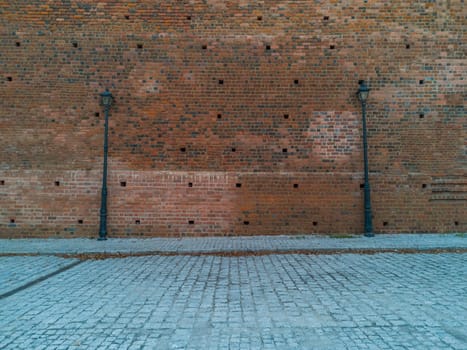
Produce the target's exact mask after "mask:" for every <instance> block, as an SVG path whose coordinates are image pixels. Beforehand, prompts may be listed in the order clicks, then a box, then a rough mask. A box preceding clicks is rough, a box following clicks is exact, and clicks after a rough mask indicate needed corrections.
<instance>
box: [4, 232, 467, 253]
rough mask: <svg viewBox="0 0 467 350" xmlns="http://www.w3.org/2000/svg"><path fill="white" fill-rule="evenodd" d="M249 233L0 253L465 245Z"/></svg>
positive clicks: (7, 248) (66, 243)
mask: <svg viewBox="0 0 467 350" xmlns="http://www.w3.org/2000/svg"><path fill="white" fill-rule="evenodd" d="M346 237H351V238H339V236H335V237H332V236H316V235H308V236H253V237H201V238H110V239H108V240H107V241H97V240H96V239H89V238H74V239H0V254H8V253H13V254H23V253H24V254H28V253H38V254H57V253H64V254H76V253H100V252H105V253H143V252H170V253H177V252H180V253H186V252H200V253H206V252H226V251H227V252H231V251H294V250H295V251H296V250H332V249H354V250H358V249H403V248H406V249H407V248H408V249H420V250H423V249H426V250H428V249H435V248H467V235H465V234H384V235H376V236H375V237H372V238H368V237H364V236H346Z"/></svg>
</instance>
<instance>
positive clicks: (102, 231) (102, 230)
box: [97, 90, 113, 241]
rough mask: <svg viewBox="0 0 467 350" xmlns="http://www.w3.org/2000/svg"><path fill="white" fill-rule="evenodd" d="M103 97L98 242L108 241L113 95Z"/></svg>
mask: <svg viewBox="0 0 467 350" xmlns="http://www.w3.org/2000/svg"><path fill="white" fill-rule="evenodd" d="M100 95H101V103H102V105H103V106H104V110H105V127H104V130H105V131H104V171H103V173H102V194H101V211H100V224H99V238H98V239H97V240H98V241H105V240H106V239H107V153H108V150H109V146H108V134H109V109H110V106H111V105H112V99H113V98H112V94H111V93H110V92H109V91H108V90H105V91H104V92H103V93H101V94H100Z"/></svg>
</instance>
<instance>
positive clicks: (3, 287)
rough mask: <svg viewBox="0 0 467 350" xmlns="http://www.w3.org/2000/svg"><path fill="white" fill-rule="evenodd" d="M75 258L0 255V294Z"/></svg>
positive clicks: (73, 261)
mask: <svg viewBox="0 0 467 350" xmlns="http://www.w3.org/2000/svg"><path fill="white" fill-rule="evenodd" d="M76 261H77V259H62V258H57V257H53V256H34V257H28V256H18V257H13V256H11V257H0V296H2V295H4V294H6V293H9V292H11V291H13V290H15V289H17V288H20V287H21V286H25V285H27V284H28V283H31V282H32V281H34V280H37V279H39V278H42V277H44V276H47V275H49V274H51V273H54V272H56V271H59V270H60V269H62V268H64V267H66V266H69V265H70V264H73V263H75V262H76Z"/></svg>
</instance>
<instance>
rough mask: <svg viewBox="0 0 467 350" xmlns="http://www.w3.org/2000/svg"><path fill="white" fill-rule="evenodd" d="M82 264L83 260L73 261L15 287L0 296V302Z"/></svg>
mask: <svg viewBox="0 0 467 350" xmlns="http://www.w3.org/2000/svg"><path fill="white" fill-rule="evenodd" d="M82 262H83V260H79V261H75V262H73V263H71V264H69V265H66V266H64V267H61V268H59V269H58V270H55V271H53V272H51V273H49V274H47V275H44V276H42V277H39V278H36V279H35V280H33V281H30V282H28V283H26V284H23V285H22V286H19V287H17V288H14V289H12V290H10V291H9V292H6V293H3V294H0V300H2V299H5V298H7V297H9V296H12V295H13V294H16V293H18V292H21V291H22V290H25V289H27V288H29V287H32V286H33V285H35V284H38V283H40V282H42V281H45V280H47V279H49V278H51V277H53V276H56V275H58V274H60V273H62V272H65V271H67V270H69V269H71V268H73V267H75V266H77V265H79V264H81V263H82Z"/></svg>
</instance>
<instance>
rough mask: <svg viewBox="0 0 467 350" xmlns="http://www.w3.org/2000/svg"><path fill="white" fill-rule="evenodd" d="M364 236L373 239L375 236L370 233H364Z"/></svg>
mask: <svg viewBox="0 0 467 350" xmlns="http://www.w3.org/2000/svg"><path fill="white" fill-rule="evenodd" d="M364 236H365V237H374V236H375V234H374V233H371V232H365V234H364Z"/></svg>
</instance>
